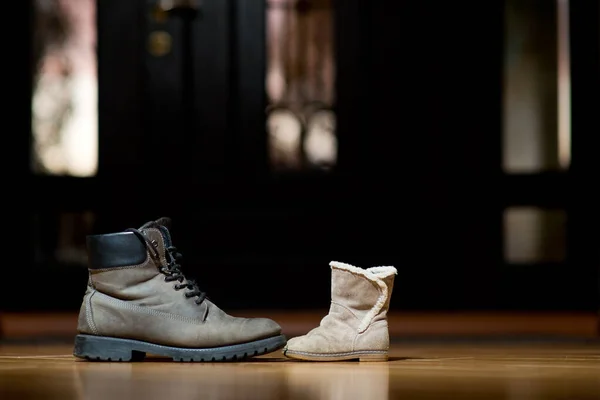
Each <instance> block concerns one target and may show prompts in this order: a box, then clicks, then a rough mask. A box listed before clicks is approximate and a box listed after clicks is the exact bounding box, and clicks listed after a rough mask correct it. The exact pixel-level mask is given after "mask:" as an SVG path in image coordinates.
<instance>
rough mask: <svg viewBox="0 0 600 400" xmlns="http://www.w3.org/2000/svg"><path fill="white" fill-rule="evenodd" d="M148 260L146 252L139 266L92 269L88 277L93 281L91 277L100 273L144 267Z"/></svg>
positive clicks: (148, 255)
mask: <svg viewBox="0 0 600 400" xmlns="http://www.w3.org/2000/svg"><path fill="white" fill-rule="evenodd" d="M149 259H150V253H148V252H147V251H146V259H145V260H144V262H142V263H141V264H137V265H127V266H125V267H111V268H101V269H100V268H99V269H94V270H90V276H91V277H92V279H94V278H93V276H94V275H96V274H98V273H101V272H109V271H120V270H123V269H132V268H139V267H143V266H144V265H146V264H147V263H148V260H149Z"/></svg>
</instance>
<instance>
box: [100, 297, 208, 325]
mask: <svg viewBox="0 0 600 400" xmlns="http://www.w3.org/2000/svg"><path fill="white" fill-rule="evenodd" d="M96 293H97V295H98V296H101V297H102V298H104V299H106V301H107V302H109V303H111V304H112V305H113V306H115V307H118V308H121V309H126V310H130V311H133V312H141V313H144V314H147V315H152V316H155V317H162V318H167V319H171V320H174V321H180V322H186V323H188V324H193V325H201V324H202V323H203V321H202V320H200V319H196V318H190V317H185V316H183V315H177V314H171V313H166V312H164V311H158V310H154V309H152V308H149V307H142V306H138V305H136V304H131V303H127V302H125V301H123V300H119V299H115V298H113V297H110V296H108V295H105V294H104V293H100V292H96Z"/></svg>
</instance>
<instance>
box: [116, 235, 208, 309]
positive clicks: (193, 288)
mask: <svg viewBox="0 0 600 400" xmlns="http://www.w3.org/2000/svg"><path fill="white" fill-rule="evenodd" d="M126 232H133V233H134V234H135V235H136V236H137V237H138V238H139V239H140V240H141V241H143V242H144V243H145V244H146V247H147V248H148V249H149V250H150V256H151V257H152V259H153V260H154V261H155V262H156V263H157V264H158V265H159V266H160V267H159V271H160V272H161V273H162V274H164V275H165V282H179V283H178V284H176V285H175V290H182V289H187V291H186V292H185V297H187V298H188V299H191V298H193V297H195V298H196V300H195V302H196V304H197V305H200V304H202V302H203V301H204V300H205V299H206V293H205V292H203V291H201V290H200V288H199V287H198V284H197V283H196V281H195V280H194V279H186V277H185V275H184V274H183V272H182V271H181V264H180V262H181V260H182V259H183V255H182V254H181V253H180V252H179V251H178V250H177V248H176V247H174V246H169V247H167V248H166V249H165V256H167V257H166V258H167V265H162V263H161V261H160V253H159V252H158V247H157V245H156V244H155V243H154V242H153V241H151V240H150V239H149V238H148V236H146V235H145V234H143V233H142V232H140V231H139V230H138V229H135V228H130V229H127V231H126Z"/></svg>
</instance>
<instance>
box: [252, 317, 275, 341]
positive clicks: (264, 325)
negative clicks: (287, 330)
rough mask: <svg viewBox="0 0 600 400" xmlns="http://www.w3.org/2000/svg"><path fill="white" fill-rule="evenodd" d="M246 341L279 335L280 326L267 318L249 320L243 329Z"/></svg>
mask: <svg viewBox="0 0 600 400" xmlns="http://www.w3.org/2000/svg"><path fill="white" fill-rule="evenodd" d="M243 332H244V335H245V336H246V337H247V339H248V340H259V339H264V338H268V337H272V336H277V335H280V334H281V326H279V324H278V323H277V322H275V321H273V320H272V319H268V318H249V319H247V320H246V322H245V324H244V327H243Z"/></svg>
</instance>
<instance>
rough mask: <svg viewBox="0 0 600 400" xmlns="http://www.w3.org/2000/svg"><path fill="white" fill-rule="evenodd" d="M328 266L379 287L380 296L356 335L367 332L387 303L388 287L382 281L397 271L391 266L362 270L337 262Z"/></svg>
mask: <svg viewBox="0 0 600 400" xmlns="http://www.w3.org/2000/svg"><path fill="white" fill-rule="evenodd" d="M329 266H330V267H331V268H335V269H339V270H342V271H347V272H350V273H352V274H355V275H360V276H362V277H364V278H366V279H368V280H369V281H371V282H373V283H375V284H376V285H377V287H379V290H380V292H381V294H380V295H379V298H378V299H377V302H376V303H375V305H374V306H373V308H371V310H369V312H368V313H367V315H365V317H364V318H363V320H362V321H361V323H360V325H359V326H358V333H363V332H364V331H366V330H367V328H368V327H369V325H371V321H372V320H373V318H375V316H376V315H377V314H379V312H380V311H381V309H382V308H383V305H384V304H385V302H386V301H387V298H388V287H387V285H386V284H385V282H384V281H383V279H385V278H387V277H388V276H392V275H397V274H398V270H397V269H396V268H394V267H392V266H380V267H371V268H367V269H362V268H359V267H355V266H354V265H350V264H346V263H343V262H339V261H331V262H330V263H329Z"/></svg>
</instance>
